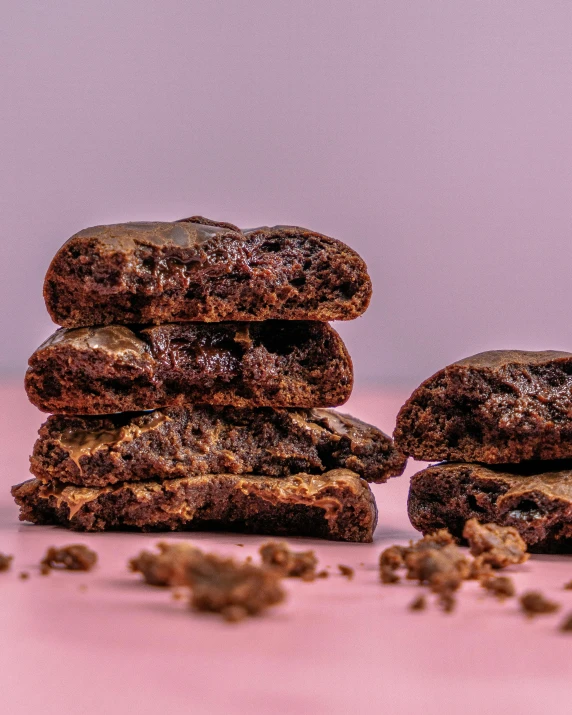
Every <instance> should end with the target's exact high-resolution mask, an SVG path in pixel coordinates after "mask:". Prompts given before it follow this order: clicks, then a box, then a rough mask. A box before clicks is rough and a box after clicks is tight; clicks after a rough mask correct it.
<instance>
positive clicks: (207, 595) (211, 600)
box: [186, 553, 285, 622]
mask: <svg viewBox="0 0 572 715" xmlns="http://www.w3.org/2000/svg"><path fill="white" fill-rule="evenodd" d="M186 578H187V584H188V585H189V586H190V587H191V600H190V605H191V607H192V608H193V609H194V610H195V611H208V612H212V613H220V614H221V615H222V616H223V618H224V619H225V620H227V621H229V622H237V621H241V620H243V619H244V618H246V617H247V616H254V615H258V614H259V613H261V612H262V611H264V610H266V609H267V608H269V607H270V606H274V605H276V604H277V603H280V602H281V601H283V600H284V598H285V593H284V591H283V589H282V586H281V584H280V582H281V580H282V574H281V572H280V570H279V569H276V568H271V567H270V568H269V567H267V566H255V565H254V564H251V563H248V562H247V561H244V562H242V563H239V562H237V561H235V560H234V559H232V558H223V557H221V556H217V555H216V554H202V553H201V555H200V556H199V557H197V558H196V559H193V560H192V561H191V562H190V563H189V564H188V566H187V569H186Z"/></svg>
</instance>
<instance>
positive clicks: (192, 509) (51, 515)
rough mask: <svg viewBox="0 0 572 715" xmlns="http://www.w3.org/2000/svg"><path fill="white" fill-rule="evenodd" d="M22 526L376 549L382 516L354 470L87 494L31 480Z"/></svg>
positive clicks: (227, 477)
mask: <svg viewBox="0 0 572 715" xmlns="http://www.w3.org/2000/svg"><path fill="white" fill-rule="evenodd" d="M12 495H13V496H14V498H15V500H16V503H17V504H18V506H19V507H20V519H21V520H22V521H31V522H33V523H35V524H60V525H62V526H67V527H69V528H72V529H76V530H79V531H105V530H111V529H137V530H142V531H169V530H171V531H172V530H196V529H202V530H208V529H217V530H229V531H242V532H250V533H259V534H272V535H285V536H292V535H295V536H310V537H320V538H325V539H333V540H337V541H354V542H370V541H372V539H373V532H374V529H375V526H376V522H377V509H376V505H375V500H374V498H373V494H372V493H371V490H370V488H369V485H368V484H367V482H365V481H364V480H363V479H360V477H358V475H357V474H355V473H354V472H351V471H349V470H347V469H334V470H331V471H329V472H325V473H324V474H320V475H315V474H314V475H310V474H296V475H294V476H289V477H284V478H282V479H275V478H272V477H266V476H253V475H236V474H204V475H198V476H192V477H186V478H181V479H165V480H163V481H145V482H125V483H121V484H117V485H114V486H110V487H102V488H81V487H74V486H69V485H67V486H65V485H59V486H58V485H57V484H55V483H50V484H43V483H42V482H40V481H39V480H37V479H31V480H28V481H27V482H24V483H23V484H19V485H17V486H15V487H13V488H12Z"/></svg>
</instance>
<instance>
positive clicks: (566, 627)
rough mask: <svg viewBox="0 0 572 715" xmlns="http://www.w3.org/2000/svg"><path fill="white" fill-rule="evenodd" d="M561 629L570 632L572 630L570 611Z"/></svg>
mask: <svg viewBox="0 0 572 715" xmlns="http://www.w3.org/2000/svg"><path fill="white" fill-rule="evenodd" d="M559 630H561V631H562V632H563V633H570V631H572V613H569V614H568V615H567V616H566V618H565V619H564V620H563V621H562V623H561V624H560V628H559Z"/></svg>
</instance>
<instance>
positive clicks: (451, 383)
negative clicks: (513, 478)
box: [394, 350, 572, 464]
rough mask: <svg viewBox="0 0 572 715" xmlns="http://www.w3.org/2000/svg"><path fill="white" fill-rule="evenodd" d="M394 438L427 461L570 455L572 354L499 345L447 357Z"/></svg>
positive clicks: (415, 397)
mask: <svg viewBox="0 0 572 715" xmlns="http://www.w3.org/2000/svg"><path fill="white" fill-rule="evenodd" d="M394 438H395V441H396V446H397V447H398V449H400V450H401V451H402V452H403V453H404V454H407V455H410V456H412V457H414V458H415V459H420V460H424V461H428V462H434V461H438V460H445V459H446V460H451V461H463V462H485V463H488V464H502V463H514V462H521V461H525V460H541V459H542V460H547V459H567V458H570V457H572V354H571V353H564V352H555V351H550V350H549V351H546V352H525V351H521V350H499V351H492V352H485V353H480V354H479V355H474V356H473V357H470V358H466V359H465V360H460V361H459V362H456V363H454V364H453V365H449V366H448V367H446V368H445V369H444V370H441V371H440V372H438V373H436V374H435V375H433V377H431V378H429V379H428V380H426V381H425V382H424V383H423V384H422V385H421V386H420V387H419V388H417V390H415V392H414V393H413V394H412V395H411V397H410V398H409V400H408V401H407V402H406V403H405V405H404V406H403V407H402V408H401V411H400V412H399V415H398V418H397V426H396V428H395V433H394Z"/></svg>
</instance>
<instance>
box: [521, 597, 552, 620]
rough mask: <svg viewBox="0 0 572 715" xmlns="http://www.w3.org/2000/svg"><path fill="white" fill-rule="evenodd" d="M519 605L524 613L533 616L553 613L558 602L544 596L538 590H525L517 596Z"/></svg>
mask: <svg viewBox="0 0 572 715" xmlns="http://www.w3.org/2000/svg"><path fill="white" fill-rule="evenodd" d="M519 601H520V607H521V608H522V610H523V611H524V613H525V614H526V615H527V616H528V617H529V618H533V617H534V616H538V615H541V614H547V613H555V612H556V611H558V610H559V608H560V604H559V603H556V602H555V601H550V600H549V599H547V598H545V597H544V596H543V594H542V593H541V592H540V591H527V592H526V593H523V594H522V596H521V597H520V598H519Z"/></svg>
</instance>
